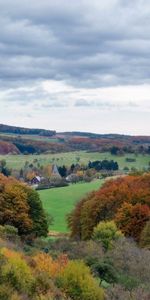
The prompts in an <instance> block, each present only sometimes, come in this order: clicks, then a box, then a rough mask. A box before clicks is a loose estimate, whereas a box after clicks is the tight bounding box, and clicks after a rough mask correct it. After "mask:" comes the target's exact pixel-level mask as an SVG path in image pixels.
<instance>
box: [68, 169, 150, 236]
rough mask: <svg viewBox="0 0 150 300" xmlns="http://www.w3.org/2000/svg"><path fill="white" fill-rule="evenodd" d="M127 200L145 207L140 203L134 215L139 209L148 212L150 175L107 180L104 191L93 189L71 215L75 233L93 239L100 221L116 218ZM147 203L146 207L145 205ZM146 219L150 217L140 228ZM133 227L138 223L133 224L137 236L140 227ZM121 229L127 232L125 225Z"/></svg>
mask: <svg viewBox="0 0 150 300" xmlns="http://www.w3.org/2000/svg"><path fill="white" fill-rule="evenodd" d="M125 202H126V203H128V204H130V205H132V206H135V205H137V204H141V205H142V208H141V207H137V206H136V207H135V208H134V210H133V211H132V213H133V214H136V210H138V212H139V210H140V208H141V210H142V212H143V210H144V211H146V212H145V214H146V216H147V215H148V207H150V174H146V175H137V176H126V177H121V178H117V179H115V180H109V181H107V182H105V184H104V185H103V187H102V188H101V189H100V190H98V191H96V192H92V193H91V194H89V195H88V196H87V198H85V199H82V200H81V201H80V202H79V203H78V204H77V205H76V207H75V209H74V210H73V212H72V213H71V214H70V215H69V217H68V224H69V227H70V229H71V236H72V237H76V238H81V239H88V238H91V236H92V233H93V228H94V227H95V226H96V225H97V224H98V223H99V222H100V221H107V220H112V219H115V217H116V215H117V214H118V211H119V209H120V208H121V207H122V205H123V204H124V203H125ZM143 205H146V206H144V207H143ZM139 214H140V212H139ZM137 220H138V218H137ZM146 220H147V217H146V218H145V217H142V218H141V221H140V222H141V223H142V224H141V225H140V226H138V230H142V228H143V227H144V225H145V222H146ZM134 221H135V218H134ZM118 222H119V221H118ZM131 224H132V222H131ZM133 227H134V225H133V226H132V225H131V227H130V230H131V232H132V233H131V234H132V236H133V237H134V238H135V239H137V230H136V232H135V231H134V228H133ZM121 229H122V230H123V231H124V232H126V230H124V227H123V224H122V226H121ZM139 233H140V232H139Z"/></svg>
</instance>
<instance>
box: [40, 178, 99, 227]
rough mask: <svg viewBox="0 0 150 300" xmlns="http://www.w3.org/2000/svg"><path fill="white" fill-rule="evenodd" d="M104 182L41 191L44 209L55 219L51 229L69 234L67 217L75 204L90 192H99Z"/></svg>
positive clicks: (96, 181)
mask: <svg viewBox="0 0 150 300" xmlns="http://www.w3.org/2000/svg"><path fill="white" fill-rule="evenodd" d="M103 182H104V181H103V180H95V181H92V182H90V183H78V184H72V185H70V186H68V187H62V188H54V189H49V190H43V191H39V195H40V198H41V200H42V203H43V207H44V209H45V210H46V211H47V212H48V213H50V214H51V216H52V217H53V218H54V223H53V225H51V226H50V228H49V229H50V230H52V231H57V232H67V231H68V228H67V223H66V215H67V214H68V213H69V212H71V211H72V209H73V208H74V205H75V203H77V202H78V201H79V200H80V199H81V198H82V197H83V196H85V195H86V194H87V193H88V192H90V191H93V190H97V189H98V188H99V187H100V186H101V185H102V183H103Z"/></svg>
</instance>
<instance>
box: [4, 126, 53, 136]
mask: <svg viewBox="0 0 150 300" xmlns="http://www.w3.org/2000/svg"><path fill="white" fill-rule="evenodd" d="M0 132H2V133H14V134H32V135H35V134H36V135H42V136H53V135H55V134H56V131H55V130H45V129H34V128H24V127H17V126H9V125H4V124H0Z"/></svg>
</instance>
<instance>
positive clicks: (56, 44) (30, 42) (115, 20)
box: [0, 0, 150, 87]
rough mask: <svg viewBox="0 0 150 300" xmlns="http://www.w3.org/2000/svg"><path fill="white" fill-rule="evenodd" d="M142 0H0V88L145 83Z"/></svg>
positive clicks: (147, 41)
mask: <svg viewBox="0 0 150 300" xmlns="http://www.w3.org/2000/svg"><path fill="white" fill-rule="evenodd" d="M149 15H150V3H149V2H148V1H146V0H136V1H135V0H134V1H123V0H111V1H110V0H105V3H102V1H98V0H94V1H92V2H91V1H90V0H88V1H84V0H80V1H79V0H77V1H69V0H55V1H46V0H38V1H35V0H30V1H20V0H14V1H13V2H12V1H11V0H5V1H3V0H0V86H1V87H4V86H8V87H9V86H11V85H12V84H16V85H20V83H22V84H23V83H24V82H25V81H26V82H32V81H42V80H45V79H53V80H64V81H66V82H68V83H69V84H70V85H72V86H76V87H101V86H112V85H124V84H142V83H145V82H147V83H149V78H150V31H149V27H150V18H149Z"/></svg>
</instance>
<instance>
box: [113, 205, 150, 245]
mask: <svg viewBox="0 0 150 300" xmlns="http://www.w3.org/2000/svg"><path fill="white" fill-rule="evenodd" d="M149 217H150V208H149V207H148V205H142V204H140V203H137V204H135V205H133V204H131V203H126V202H125V203H123V205H122V206H121V208H120V209H119V210H118V212H117V214H116V217H115V221H116V224H117V225H118V227H119V228H120V229H121V231H122V232H123V233H124V234H125V235H126V236H128V237H133V238H134V239H135V240H136V241H137V242H139V240H140V235H141V231H142V230H143V228H144V226H145V224H146V222H147V221H148V220H149Z"/></svg>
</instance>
